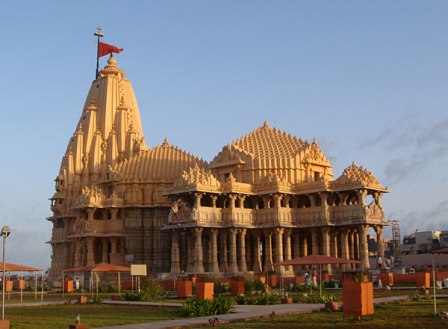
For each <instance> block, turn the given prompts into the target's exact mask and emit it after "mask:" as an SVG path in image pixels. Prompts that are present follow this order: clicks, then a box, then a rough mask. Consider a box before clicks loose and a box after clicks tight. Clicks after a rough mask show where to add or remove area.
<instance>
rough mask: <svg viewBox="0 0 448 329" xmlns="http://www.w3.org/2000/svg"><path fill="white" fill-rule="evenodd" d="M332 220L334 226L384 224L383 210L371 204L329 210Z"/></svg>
mask: <svg viewBox="0 0 448 329" xmlns="http://www.w3.org/2000/svg"><path fill="white" fill-rule="evenodd" d="M331 215H332V220H333V221H334V223H335V224H362V223H372V222H373V223H375V222H378V223H381V222H384V220H385V219H384V210H383V208H382V207H381V206H379V205H377V204H375V203H372V204H370V205H368V206H365V205H364V206H363V205H358V204H355V205H341V206H336V207H333V208H332V209H331Z"/></svg>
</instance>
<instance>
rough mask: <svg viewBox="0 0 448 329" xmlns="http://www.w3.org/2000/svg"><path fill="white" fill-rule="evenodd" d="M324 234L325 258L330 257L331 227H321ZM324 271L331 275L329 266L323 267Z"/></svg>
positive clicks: (323, 251) (323, 250)
mask: <svg viewBox="0 0 448 329" xmlns="http://www.w3.org/2000/svg"><path fill="white" fill-rule="evenodd" d="M320 230H321V232H322V254H323V255H325V256H331V255H330V228H329V227H321V228H320ZM323 268H324V270H326V271H327V272H328V273H329V274H330V273H331V267H330V266H329V265H324V266H323Z"/></svg>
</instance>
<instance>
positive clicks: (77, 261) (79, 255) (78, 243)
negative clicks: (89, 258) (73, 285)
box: [75, 239, 82, 267]
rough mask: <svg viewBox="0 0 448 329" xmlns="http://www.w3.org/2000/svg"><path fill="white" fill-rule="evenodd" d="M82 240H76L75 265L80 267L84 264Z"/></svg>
mask: <svg viewBox="0 0 448 329" xmlns="http://www.w3.org/2000/svg"><path fill="white" fill-rule="evenodd" d="M81 262H82V241H81V240H80V239H76V242H75V267H80V266H81V265H82V264H81Z"/></svg>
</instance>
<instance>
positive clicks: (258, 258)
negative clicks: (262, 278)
mask: <svg viewBox="0 0 448 329" xmlns="http://www.w3.org/2000/svg"><path fill="white" fill-rule="evenodd" d="M252 236H253V238H254V242H253V243H254V263H253V268H252V270H253V271H254V273H255V274H258V273H261V272H262V271H263V269H262V268H261V254H260V233H259V232H256V231H252Z"/></svg>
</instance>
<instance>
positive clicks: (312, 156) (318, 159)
mask: <svg viewBox="0 0 448 329" xmlns="http://www.w3.org/2000/svg"><path fill="white" fill-rule="evenodd" d="M304 162H311V163H318V164H324V165H330V161H328V159H327V158H326V157H325V155H324V154H323V153H322V150H321V149H320V148H319V146H318V145H317V141H316V140H314V141H313V142H312V143H311V145H309V146H308V147H307V148H306V150H305V156H304Z"/></svg>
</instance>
